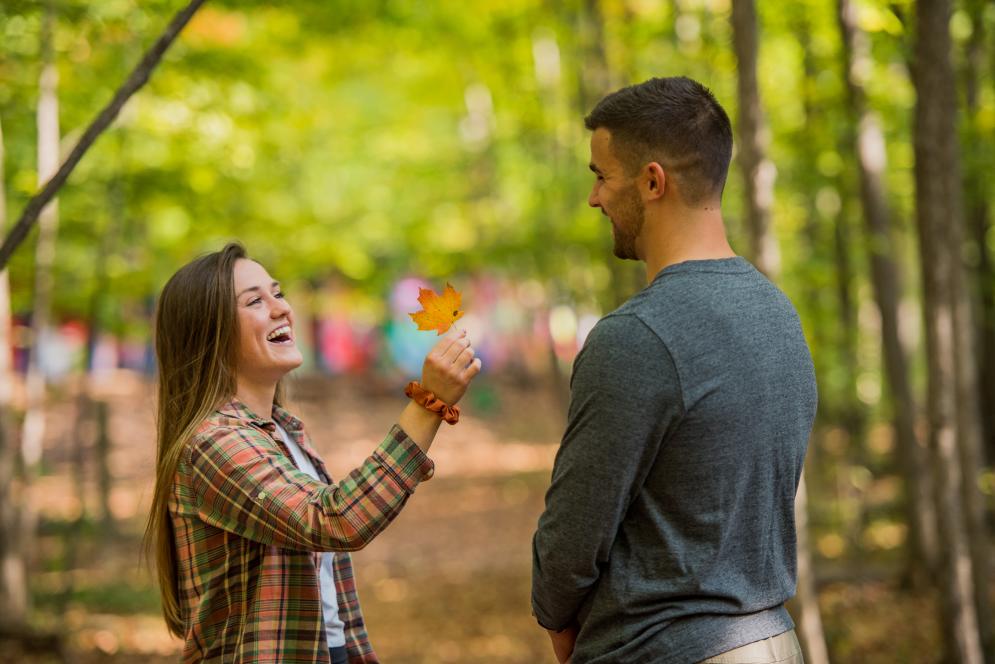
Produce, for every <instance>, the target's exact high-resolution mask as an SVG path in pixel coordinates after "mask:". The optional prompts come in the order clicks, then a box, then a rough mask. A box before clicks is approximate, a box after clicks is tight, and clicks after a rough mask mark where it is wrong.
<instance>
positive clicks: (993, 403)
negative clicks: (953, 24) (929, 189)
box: [964, 0, 995, 465]
mask: <svg viewBox="0 0 995 664" xmlns="http://www.w3.org/2000/svg"><path fill="white" fill-rule="evenodd" d="M966 4H967V10H968V13H969V15H970V17H971V37H970V39H968V42H967V52H966V53H965V57H964V92H965V94H964V98H965V106H966V108H965V110H966V113H965V117H966V118H967V121H968V136H969V137H970V142H969V146H970V147H971V148H972V152H973V156H974V159H971V160H970V161H969V162H968V164H967V168H966V169H965V171H966V172H965V173H964V189H965V193H966V196H967V227H968V237H969V240H970V241H971V242H972V243H973V244H974V249H975V251H976V252H977V257H978V258H977V268H976V275H975V289H976V291H977V292H976V300H975V301H976V303H977V312H978V328H977V329H978V345H979V351H980V354H979V357H980V366H979V382H980V384H981V403H983V404H988V407H987V408H982V417H983V420H984V421H983V424H984V439H985V444H984V447H985V450H986V456H987V460H988V464H989V465H995V266H993V265H992V262H993V260H992V250H991V249H990V248H989V246H988V241H987V238H988V234H989V233H990V232H991V229H992V223H991V217H990V214H991V210H990V203H989V201H990V199H991V196H992V193H991V192H990V191H989V189H990V185H989V184H988V182H989V181H990V180H989V173H988V170H987V168H986V167H985V165H984V164H983V163H982V159H981V156H982V155H983V154H985V153H991V151H992V150H993V149H995V146H993V145H992V140H991V136H990V135H989V133H988V132H987V131H986V130H985V129H984V127H983V124H982V119H981V117H980V116H979V115H978V92H979V90H978V88H979V80H983V78H984V68H985V66H986V64H988V63H985V61H984V56H985V54H986V49H985V24H984V10H985V5H986V4H987V3H986V2H985V0H970V1H969V2H967V3H966Z"/></svg>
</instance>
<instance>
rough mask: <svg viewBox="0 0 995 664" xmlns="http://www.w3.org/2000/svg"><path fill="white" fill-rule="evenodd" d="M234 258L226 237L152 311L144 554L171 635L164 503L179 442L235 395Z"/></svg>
mask: <svg viewBox="0 0 995 664" xmlns="http://www.w3.org/2000/svg"><path fill="white" fill-rule="evenodd" d="M240 258H246V253H245V249H244V248H243V247H242V245H241V244H238V243H237V242H231V243H229V244H227V245H225V247H224V249H222V250H221V251H217V252H214V253H211V254H207V255H206V256H202V257H200V258H198V259H196V260H194V261H192V262H190V263H188V264H187V265H185V266H183V267H182V268H180V269H179V270H178V271H177V272H176V274H174V275H173V276H172V278H170V280H169V281H168V282H167V283H166V285H165V287H163V289H162V293H161V294H160V295H159V301H158V304H157V306H156V312H155V353H156V360H157V363H158V368H159V379H158V394H157V402H158V404H157V405H158V407H157V412H156V434H157V435H156V438H157V443H156V446H157V449H156V478H155V492H154V493H153V494H152V509H151V512H150V513H149V519H148V523H147V525H146V528H145V552H146V554H148V555H149V557H150V558H153V555H154V560H155V564H156V572H157V577H158V580H159V592H160V595H161V598H162V612H163V615H164V616H165V618H166V625H167V627H168V628H169V631H170V632H172V633H173V634H175V635H176V636H179V637H183V635H184V624H183V616H182V612H181V607H180V600H179V588H178V578H177V568H176V544H175V542H174V538H173V526H172V522H171V520H170V516H169V511H168V504H169V499H170V498H171V497H172V495H173V481H174V478H175V475H176V468H177V465H178V464H179V460H180V457H181V455H182V453H183V448H184V446H185V444H186V443H187V441H189V440H190V438H191V437H192V436H193V435H194V433H195V432H196V430H197V427H198V426H200V424H201V423H202V422H203V421H204V419H206V418H207V417H208V416H209V415H210V414H211V412H213V411H214V410H215V409H216V408H217V407H218V405H219V404H220V403H222V402H224V401H225V400H227V399H230V398H231V397H233V396H234V395H235V389H236V380H235V359H236V357H237V355H236V354H237V352H238V338H239V337H238V312H237V310H236V301H235V285H234V275H233V272H234V268H235V261H237V260H238V259H240ZM261 415H263V416H266V415H269V413H261ZM153 552H154V554H153Z"/></svg>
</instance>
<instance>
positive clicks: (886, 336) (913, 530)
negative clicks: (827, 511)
mask: <svg viewBox="0 0 995 664" xmlns="http://www.w3.org/2000/svg"><path fill="white" fill-rule="evenodd" d="M837 9H838V14H837V18H838V19H839V25H840V32H841V33H842V37H843V49H842V51H841V52H842V56H843V69H844V72H845V75H846V76H845V77H846V82H847V92H848V95H847V101H848V111H849V115H850V120H851V123H852V124H853V126H855V127H856V128H857V134H856V136H855V138H856V145H855V151H856V157H857V167H858V173H859V176H860V202H861V205H862V206H863V217H864V232H865V237H866V245H867V247H868V256H869V259H870V268H871V269H870V272H871V284H872V285H873V288H874V300H875V303H876V304H877V307H878V311H879V313H880V315H881V347H882V350H883V357H884V369H885V376H886V378H887V385H888V393H889V395H890V397H891V409H892V427H893V429H894V434H895V441H896V443H897V446H896V447H897V450H898V457H899V459H900V462H901V468H902V474H903V476H904V480H905V488H906V499H905V511H906V520H907V521H908V524H909V530H910V534H911V537H910V540H911V541H910V546H909V547H908V550H909V557H910V562H909V570H908V576H909V578H910V579H911V580H912V581H913V583H914V584H915V585H917V586H920V587H921V586H922V585H924V584H925V583H926V582H927V581H928V580H929V579H931V578H933V572H934V571H935V570H936V569H937V558H938V555H939V554H938V547H939V543H938V541H937V532H936V528H937V526H936V511H935V507H934V504H933V500H932V477H931V475H930V467H929V464H928V460H927V450H926V449H925V446H924V445H923V444H922V442H921V441H920V440H918V438H917V436H916V434H915V413H916V404H915V400H914V397H913V396H912V386H911V383H910V381H909V371H908V359H907V357H908V356H907V352H906V349H905V347H904V346H903V344H902V339H901V337H900V335H899V331H898V330H899V323H898V320H899V318H898V316H899V301H900V297H901V269H900V265H899V263H898V258H897V255H898V252H897V251H896V248H895V243H894V238H893V233H892V228H891V211H890V210H889V206H888V200H887V197H886V195H885V185H884V179H883V175H884V172H885V168H886V165H887V163H886V158H887V156H886V151H885V144H884V135H883V134H882V132H881V127H880V124H879V123H878V119H877V116H876V115H875V114H873V113H872V112H870V111H869V110H868V108H867V102H866V97H865V94H864V80H863V77H862V72H863V71H866V69H867V68H868V67H869V65H870V57H871V55H870V45H869V43H868V41H867V37H866V35H865V34H864V33H863V32H862V31H861V30H860V28H859V27H858V26H857V22H856V15H855V7H854V5H853V4H852V2H851V0H838V4H837Z"/></svg>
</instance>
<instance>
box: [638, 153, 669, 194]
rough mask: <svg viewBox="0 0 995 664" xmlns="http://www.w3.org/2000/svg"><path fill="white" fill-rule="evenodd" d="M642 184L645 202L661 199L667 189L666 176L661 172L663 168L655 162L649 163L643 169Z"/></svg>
mask: <svg viewBox="0 0 995 664" xmlns="http://www.w3.org/2000/svg"><path fill="white" fill-rule="evenodd" d="M643 182H644V183H645V188H646V191H645V194H644V195H645V196H646V199H647V200H653V199H656V198H661V197H662V196H663V192H664V191H665V190H666V188H667V174H666V173H664V172H663V167H662V166H660V164H658V163H657V162H655V161H651V162H650V163H648V164H646V165H645V166H644V167H643Z"/></svg>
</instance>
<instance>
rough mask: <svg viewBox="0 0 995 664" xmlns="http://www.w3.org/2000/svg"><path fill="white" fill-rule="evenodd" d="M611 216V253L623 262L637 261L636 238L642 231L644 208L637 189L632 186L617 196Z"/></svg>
mask: <svg viewBox="0 0 995 664" xmlns="http://www.w3.org/2000/svg"><path fill="white" fill-rule="evenodd" d="M614 207H615V209H614V210H613V214H612V215H611V217H610V218H611V220H612V228H613V229H614V232H613V233H612V236H613V237H614V239H615V247H614V250H613V253H614V254H615V256H616V257H618V258H621V259H623V260H638V259H639V257H638V256H637V255H636V238H637V237H639V233H640V232H642V230H643V221H644V218H645V215H646V206H645V204H643V199H642V198H641V197H640V196H639V188H638V187H637V186H636V185H635V184H633V185H632V186H631V187H628V188H626V189H625V190H624V191H623V192H621V193H620V194H619V199H618V203H616V205H615V206H614Z"/></svg>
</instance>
